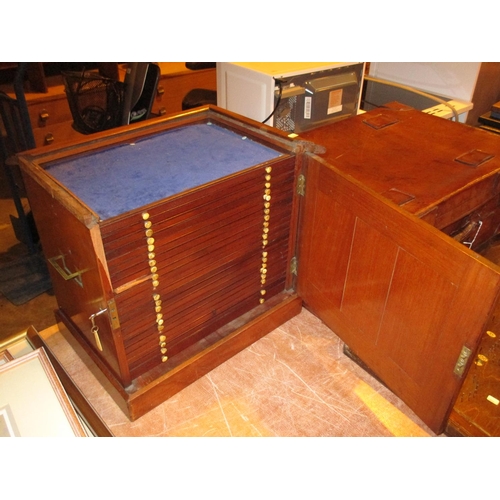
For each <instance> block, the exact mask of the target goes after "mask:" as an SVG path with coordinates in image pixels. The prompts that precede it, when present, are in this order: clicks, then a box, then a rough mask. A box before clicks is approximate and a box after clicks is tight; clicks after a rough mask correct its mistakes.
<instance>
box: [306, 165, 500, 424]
mask: <svg viewBox="0 0 500 500" xmlns="http://www.w3.org/2000/svg"><path fill="white" fill-rule="evenodd" d="M307 163H308V171H307V176H306V194H305V201H304V212H303V214H302V227H301V230H300V234H301V241H300V249H299V264H298V285H297V287H298V293H299V295H300V296H301V297H302V298H303V300H304V303H305V305H306V306H307V307H308V308H309V309H310V310H311V311H312V312H313V313H314V314H316V315H317V316H318V317H319V318H321V319H322V320H323V321H324V322H325V324H327V325H328V326H329V327H330V328H331V329H332V330H333V331H334V332H335V333H336V334H337V335H338V336H339V337H340V338H341V339H342V340H343V341H344V342H345V343H346V345H347V346H348V347H349V348H350V350H351V351H352V352H353V353H354V354H355V355H356V356H358V357H359V358H360V359H361V360H362V361H363V362H364V363H365V364H366V365H367V366H368V367H369V368H370V369H371V370H372V371H373V372H374V373H375V374H376V375H377V376H378V377H379V378H380V379H381V380H382V381H383V382H384V383H385V384H386V385H387V387H388V388H389V389H391V390H392V391H393V392H394V393H395V394H396V395H397V396H399V397H400V398H401V399H402V400H403V401H404V402H405V403H406V404H407V405H408V406H409V407H410V408H411V409H412V410H413V411H414V412H415V413H416V414H417V415H418V416H419V417H420V418H421V419H422V420H423V421H424V422H425V423H426V424H427V425H428V426H429V427H430V428H431V429H432V430H433V431H434V432H436V433H441V432H442V431H443V430H444V426H445V424H446V420H447V416H448V414H449V411H450V410H451V408H452V406H453V403H454V400H455V398H456V396H457V394H458V391H459V389H460V386H461V384H462V380H463V376H464V375H465V373H464V374H463V375H457V374H456V373H455V366H456V363H457V360H458V359H459V357H460V354H461V351H462V348H463V346H465V347H466V348H468V349H470V350H471V352H472V354H474V352H475V350H476V349H477V345H478V343H479V340H480V338H481V335H482V333H483V329H484V328H485V324H486V321H487V319H488V316H489V314H490V312H491V310H492V307H493V305H494V303H495V301H496V298H497V295H498V290H499V285H500V274H499V272H498V268H496V267H495V266H494V265H492V264H490V263H489V262H488V261H487V260H485V259H483V258H481V257H480V256H478V255H477V254H475V253H474V252H471V251H470V250H469V249H468V248H466V247H464V246H462V245H461V244H459V243H457V242H455V241H453V240H452V239H451V238H449V237H448V236H446V235H444V234H442V233H441V232H440V231H438V230H437V229H435V228H433V227H431V226H430V225H428V224H426V223H424V222H423V221H421V220H420V219H418V218H416V217H414V216H413V215H410V214H408V213H406V212H404V211H403V210H401V209H400V208H399V207H398V206H396V205H394V204H391V203H390V202H388V201H386V200H384V199H383V198H382V197H380V196H378V195H377V194H375V193H373V192H372V191H370V190H368V189H366V188H365V187H364V186H362V185H361V184H359V183H357V182H356V181H354V180H353V179H352V178H350V177H349V176H346V175H345V174H342V173H341V172H339V171H337V170H336V169H335V168H333V167H331V166H329V165H327V164H326V163H324V162H323V161H322V160H321V159H319V158H317V157H315V156H310V157H308V160H307ZM471 361H472V356H471V359H469V363H470V362H471Z"/></svg>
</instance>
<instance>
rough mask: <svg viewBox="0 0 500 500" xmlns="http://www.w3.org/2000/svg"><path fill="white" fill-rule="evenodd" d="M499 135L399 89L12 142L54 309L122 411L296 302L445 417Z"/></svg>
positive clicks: (498, 279) (457, 381) (211, 361)
mask: <svg viewBox="0 0 500 500" xmlns="http://www.w3.org/2000/svg"><path fill="white" fill-rule="evenodd" d="M499 141H500V139H499V138H498V137H497V136H494V135H493V134H489V133H488V132H484V131H481V130H478V129H473V128H472V127H468V126H466V125H462V124H458V123H453V122H450V121H447V120H443V119H440V118H436V117H433V116H429V115H426V114H424V113H421V112H419V111H416V110H413V109H410V108H407V107H405V106H402V105H399V104H398V103H393V104H392V105H390V106H388V107H387V109H377V110H374V111H372V112H369V113H366V114H364V115H359V116H357V117H354V118H350V119H347V120H343V121H341V122H338V123H335V124H331V125H327V126H324V127H320V128H318V129H315V130H312V131H310V132H307V133H305V134H303V135H302V136H300V137H298V138H289V137H287V136H286V134H285V133H283V132H280V131H278V130H276V129H272V128H270V127H267V126H264V125H261V124H258V123H256V122H254V121H252V120H249V119H246V118H243V117H240V116H238V115H235V114H233V113H231V112H228V111H225V110H221V109H219V108H217V107H210V106H209V107H204V108H199V109H197V110H194V111H191V112H188V113H183V114H180V115H175V116H169V117H166V118H162V119H158V120H151V121H150V122H144V123H143V124H141V125H136V126H132V127H126V128H120V129H116V130H113V131H109V132H107V133H102V134H98V135H94V136H91V137H90V138H87V140H85V141H82V142H80V143H76V144H72V145H67V146H65V147H58V148H55V147H54V148H52V149H48V150H47V149H44V150H41V149H40V150H33V151H30V152H26V153H23V154H21V155H20V156H19V161H20V166H21V169H22V171H23V176H24V179H25V183H26V188H27V192H28V196H29V200H30V204H31V208H32V211H33V214H34V217H35V220H36V224H37V228H38V231H39V233H40V239H41V243H42V247H43V251H44V254H45V256H46V258H47V260H48V262H49V267H50V270H51V277H52V280H53V286H54V291H55V295H56V297H57V301H58V305H59V309H58V311H57V316H58V318H59V319H60V320H61V321H62V322H63V323H64V324H65V326H66V327H67V328H68V330H69V331H70V332H71V333H72V335H73V336H74V337H75V338H76V339H78V341H79V342H80V343H81V344H82V345H83V346H84V348H85V349H86V351H87V352H88V353H89V354H90V355H91V356H92V358H93V360H94V361H95V362H96V363H97V365H98V366H99V368H100V369H101V371H102V372H103V373H104V374H105V375H106V377H107V379H108V380H109V381H110V382H111V385H112V388H113V390H112V393H113V395H114V397H115V400H116V401H117V402H118V404H119V405H120V407H121V408H122V409H123V410H124V411H125V413H126V414H127V415H128V416H129V418H130V419H131V420H134V419H136V418H138V417H140V416H141V415H143V414H144V413H146V412H147V411H149V410H150V409H152V408H153V407H155V406H156V405H158V404H160V403H161V402H163V401H164V400H165V399H167V398H168V397H170V396H172V395H173V394H175V393H176V392H178V391H179V390H181V389H182V388H184V387H186V386H187V385H188V384H190V383H192V382H193V381H194V380H196V379H198V378H199V377H201V376H202V375H204V374H205V373H207V372H208V371H210V370H211V369H213V368H214V367H215V366H217V365H218V364H220V363H222V362H223V361H225V360H227V359H228V358H229V357H231V356H232V355H234V354H235V353H237V352H239V351H241V350H242V349H243V348H245V347H247V346H248V345H250V344H251V343H252V342H254V341H255V340H257V339H258V338H260V337H262V336H263V335H265V334H267V333H268V332H269V331H271V330H272V329H274V328H276V327H277V326H279V325H280V324H282V323H283V322H284V321H286V320H288V319H289V318H291V317H293V316H294V315H295V314H297V313H298V312H299V311H300V309H301V307H302V305H305V306H306V307H308V308H309V309H310V310H311V311H312V312H313V313H314V314H316V315H317V316H318V317H319V318H321V319H322V320H323V321H324V322H325V323H326V324H327V325H328V326H329V327H330V328H331V329H332V330H333V331H334V332H335V333H336V334H337V335H338V336H339V337H340V338H341V339H342V340H343V341H344V342H345V343H346V345H347V346H348V348H349V351H350V352H351V353H352V354H353V355H354V356H356V357H357V358H359V359H360V360H361V361H362V362H363V363H364V364H365V365H366V366H367V367H368V368H369V369H370V370H371V371H372V372H373V373H374V374H376V375H377V376H378V377H379V378H380V379H381V380H382V381H383V382H384V383H385V384H386V385H387V386H388V387H389V388H390V389H391V390H392V391H393V392H394V393H395V394H396V395H398V396H399V397H400V398H401V399H402V400H403V401H404V402H405V403H406V404H408V406H409V407H410V408H412V409H413V410H414V411H415V413H416V414H417V415H419V416H420V417H421V418H422V420H423V421H424V422H425V423H426V424H427V425H428V426H429V427H430V428H431V429H432V430H434V431H435V432H438V433H439V432H442V431H443V430H444V428H445V426H446V423H447V420H448V418H449V416H450V413H451V411H452V409H453V405H454V402H455V401H456V400H457V396H458V395H459V393H460V388H461V386H462V383H463V380H464V377H465V376H466V374H467V371H468V368H469V366H470V365H471V364H472V363H473V362H474V359H475V355H476V353H477V352H478V348H479V344H480V341H481V338H482V336H483V334H484V333H485V332H486V330H490V331H491V327H490V325H489V323H488V322H489V321H490V319H492V318H493V317H494V314H493V311H494V308H495V306H496V303H497V296H498V291H499V287H500V272H499V268H498V267H497V266H496V265H495V264H494V263H492V262H490V261H489V260H487V259H486V258H484V257H482V256H481V255H480V253H479V252H480V251H481V249H484V248H485V247H487V246H488V245H490V244H491V242H494V241H495V237H496V233H497V229H498V225H499V224H500V212H499V210H498V205H499V200H500V185H499V172H500V142H499Z"/></svg>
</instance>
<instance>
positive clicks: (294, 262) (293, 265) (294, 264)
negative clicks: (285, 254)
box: [290, 257, 298, 276]
mask: <svg viewBox="0 0 500 500" xmlns="http://www.w3.org/2000/svg"><path fill="white" fill-rule="evenodd" d="M290 273H291V274H294V275H295V276H298V274H297V273H298V263H297V257H292V260H291V261H290Z"/></svg>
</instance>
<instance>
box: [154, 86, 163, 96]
mask: <svg viewBox="0 0 500 500" xmlns="http://www.w3.org/2000/svg"><path fill="white" fill-rule="evenodd" d="M156 93H157V95H158V96H162V95H163V94H164V93H165V88H164V87H162V86H161V85H158V88H157V89H156Z"/></svg>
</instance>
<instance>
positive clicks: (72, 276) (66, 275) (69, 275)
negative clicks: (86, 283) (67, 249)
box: [48, 254, 87, 288]
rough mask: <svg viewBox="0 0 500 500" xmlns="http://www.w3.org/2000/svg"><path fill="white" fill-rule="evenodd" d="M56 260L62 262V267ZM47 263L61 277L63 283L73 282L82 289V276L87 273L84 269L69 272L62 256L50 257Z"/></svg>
mask: <svg viewBox="0 0 500 500" xmlns="http://www.w3.org/2000/svg"><path fill="white" fill-rule="evenodd" d="M58 260H60V261H62V267H61V266H60V265H59V263H58V262H57V261H58ZM48 261H49V262H50V263H51V264H52V267H53V268H54V269H55V270H56V271H57V272H58V273H59V274H60V275H61V276H62V277H63V279H64V280H65V281H69V280H75V281H76V282H77V283H78V284H79V285H80V286H81V287H82V288H83V281H82V274H83V273H84V272H85V271H87V270H86V269H84V270H83V271H75V272H71V271H70V270H69V269H68V267H67V266H66V262H65V260H64V254H61V255H56V256H55V257H51V258H50V259H48Z"/></svg>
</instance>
